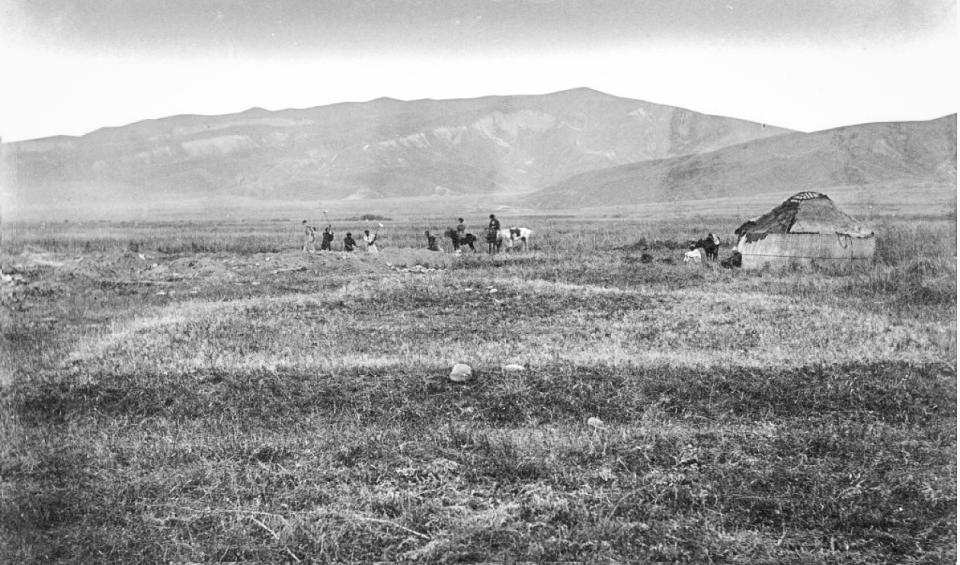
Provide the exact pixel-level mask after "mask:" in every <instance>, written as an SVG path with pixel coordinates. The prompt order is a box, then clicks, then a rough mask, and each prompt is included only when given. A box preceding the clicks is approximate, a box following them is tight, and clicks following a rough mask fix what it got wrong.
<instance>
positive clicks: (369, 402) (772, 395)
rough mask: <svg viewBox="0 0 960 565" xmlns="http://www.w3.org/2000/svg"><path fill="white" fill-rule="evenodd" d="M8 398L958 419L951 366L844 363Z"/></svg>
mask: <svg viewBox="0 0 960 565" xmlns="http://www.w3.org/2000/svg"><path fill="white" fill-rule="evenodd" d="M13 394H14V398H13V400H14V403H15V405H16V406H17V408H18V410H19V412H20V415H21V417H22V419H23V420H24V422H29V423H30V424H31V425H43V424H48V423H62V422H66V421H69V420H70V419H72V418H76V417H79V416H89V415H97V416H103V417H106V418H113V417H129V416H133V417H149V416H157V415H163V416H165V417H169V418H187V419H189V418H207V417H209V415H210V414H211V413H216V414H228V415H237V416H242V417H243V418H246V419H249V420H250V421H252V422H260V423H263V424H265V425H266V424H271V423H274V424H278V423H281V422H288V421H296V419H297V418H300V417H302V416H303V415H304V414H310V413H314V412H324V413H330V414H331V415H338V414H341V413H351V414H354V413H359V414H361V415H363V416H364V417H365V418H374V419H376V420H377V421H383V422H385V423H386V422H402V421H405V420H409V419H414V420H421V419H424V418H426V419H442V418H445V417H449V416H451V415H456V414H459V413H460V411H461V410H462V409H463V407H464V406H466V405H469V406H471V407H472V409H473V411H474V414H475V416H474V418H475V419H476V420H478V421H483V422H489V423H495V424H502V425H508V424H512V425H523V424H527V423H549V422H569V421H579V420H583V419H584V418H586V417H587V416H590V415H595V416H599V417H602V418H603V419H604V420H606V421H609V422H623V423H629V422H631V421H634V420H636V419H637V418H639V417H641V416H642V415H643V413H644V411H645V410H646V409H648V408H649V407H650V406H651V405H654V404H655V403H656V404H658V405H659V406H660V407H661V408H662V409H664V410H666V411H667V412H669V413H671V414H673V415H676V416H699V417H704V418H709V419H717V420H724V419H745V420H751V421H758V420H770V419H774V418H791V417H804V416H808V415H811V414H818V415H826V414H834V415H836V416H837V417H842V418H844V419H853V420H875V421H881V422H888V423H896V424H909V425H914V424H916V425H922V424H927V423H932V422H938V421H943V419H944V418H952V417H955V416H956V406H955V400H956V381H955V372H954V369H953V368H952V367H951V366H948V365H946V364H937V363H928V364H920V365H914V364H910V363H907V362H871V363H847V364H836V365H824V366H808V367H802V368H798V369H776V368H762V369H761V368H710V369H690V368H675V367H659V368H655V369H641V368H625V367H577V368H572V367H552V368H542V369H536V370H532V371H530V372H528V373H526V374H522V375H519V376H509V377H506V376H501V375H500V374H499V373H498V372H495V373H487V374H484V373H483V372H481V373H480V374H479V376H478V380H477V381H476V382H475V383H473V384H469V385H462V386H458V385H454V384H452V383H449V382H447V381H446V380H445V378H444V375H443V374H440V373H439V372H438V374H432V375H424V374H423V373H422V372H411V371H409V370H404V369H397V370H389V371H388V370H385V369H373V370H370V371H369V372H365V371H363V370H356V371H350V372H343V373H336V374H301V373H295V372H270V371H253V372H247V373H236V372H218V371H204V372H197V373H189V374H179V375H170V374H137V375H130V374H110V373H105V374H100V375H90V384H70V383H65V382H56V381H54V382H48V383H46V384H37V385H35V386H30V387H24V388H23V389H22V390H18V391H17V392H15V393H13Z"/></svg>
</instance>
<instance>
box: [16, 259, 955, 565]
mask: <svg viewBox="0 0 960 565" xmlns="http://www.w3.org/2000/svg"><path fill="white" fill-rule="evenodd" d="M650 252H651V253H652V254H653V255H654V261H652V262H651V263H641V262H640V261H638V258H639V253H640V252H639V250H638V251H637V252H636V253H630V252H623V251H619V252H618V251H607V252H602V253H585V254H581V255H575V256H572V257H571V256H570V255H569V254H561V253H551V252H549V251H540V252H537V253H529V254H518V255H511V256H499V257H495V258H490V257H485V256H464V257H460V258H455V257H453V256H452V255H450V254H442V255H441V254H430V253H427V252H422V251H412V250H411V251H407V250H392V251H390V252H387V253H384V254H382V255H381V256H379V257H373V256H367V255H358V256H348V255H341V254H330V255H303V254H299V253H293V252H286V253H245V254H237V253H228V252H220V253H198V254H160V253H156V252H153V253H150V252H145V253H140V252H137V253H131V252H128V253H101V254H90V255H82V254H80V255H63V254H55V253H53V254H51V253H44V252H41V251H33V252H31V253H32V254H21V255H18V256H15V257H12V258H8V259H6V260H5V262H4V272H5V273H6V272H14V271H16V272H18V273H20V274H21V275H22V276H23V278H24V283H23V284H20V285H18V286H16V287H7V288H5V289H4V293H5V294H4V295H3V298H4V318H3V330H4V353H3V356H4V357H3V358H2V360H3V363H4V366H5V367H7V368H9V370H10V373H11V374H12V380H13V381H14V382H13V384H12V385H9V386H7V387H5V388H4V389H3V402H4V405H5V406H4V408H5V410H4V416H3V430H4V432H3V433H4V435H5V436H6V438H7V439H9V440H10V441H5V442H4V447H2V448H0V463H2V467H0V471H2V475H3V485H2V488H3V493H4V496H3V499H2V505H3V506H2V512H3V513H2V523H3V544H4V547H3V550H4V552H5V554H7V555H11V556H15V557H16V558H17V560H19V561H35V562H49V561H75V562H86V561H90V560H94V561H114V562H136V561H142V562H156V561H161V560H163V561H186V560H189V561H204V560H216V559H222V560H264V561H278V562H279V561H294V560H311V559H313V560H398V559H409V560H440V561H464V560H466V561H477V560H486V559H491V558H506V557H514V558H525V559H539V560H618V561H624V560H635V559H648V560H680V561H689V562H704V561H710V560H713V561H723V562H790V561H816V562H851V563H853V562H863V563H866V562H910V561H917V562H920V561H937V562H942V561H949V560H952V559H954V557H955V553H956V549H955V544H954V539H955V534H956V513H955V504H956V461H955V456H954V453H955V446H956V437H955V416H956V414H955V399H956V368H955V365H953V360H954V359H955V357H956V325H955V311H956V303H955V295H956V291H955V287H954V288H953V289H952V292H951V289H950V288H949V285H947V286H945V284H946V283H944V282H943V281H944V274H945V273H943V272H941V271H937V270H930V269H928V270H927V271H924V272H919V273H917V272H914V271H916V264H915V263H912V264H904V265H898V264H894V265H890V266H889V267H888V268H889V269H891V270H892V271H898V270H899V271H898V272H897V273H896V274H899V275H900V278H901V279H904V280H911V281H913V282H915V283H916V284H915V285H914V286H911V287H909V288H908V287H906V286H904V284H903V283H901V284H889V285H887V286H884V284H886V283H884V281H886V280H887V279H886V278H884V277H886V276H887V275H886V274H883V273H881V274H880V275H878V274H877V272H866V273H865V272H852V273H841V272H813V273H803V272H775V273H761V274H751V273H740V272H726V271H719V270H715V269H710V268H707V269H691V268H689V267H687V266H684V265H678V264H671V263H670V262H669V261H670V260H671V259H673V254H674V253H673V250H671V249H661V250H651V251H650ZM418 265H420V266H418ZM911 269H913V270H911ZM910 277H913V278H912V279H910ZM918 289H919V290H918ZM459 361H463V362H468V363H470V364H472V365H473V366H474V367H475V368H476V372H477V378H476V380H475V381H473V382H472V383H469V384H466V385H455V384H452V383H450V382H448V381H447V380H446V378H445V375H446V372H447V371H448V369H449V367H450V365H451V364H452V363H454V362H459ZM507 363H519V364H522V365H524V366H525V367H526V370H525V371H523V372H519V373H504V372H503V371H502V370H501V367H502V366H503V365H505V364H507ZM589 417H598V418H600V419H602V420H603V422H604V423H605V424H604V425H603V427H592V426H588V425H587V424H586V420H587V419H588V418H589Z"/></svg>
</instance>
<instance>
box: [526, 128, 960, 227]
mask: <svg viewBox="0 0 960 565" xmlns="http://www.w3.org/2000/svg"><path fill="white" fill-rule="evenodd" d="M956 183H957V116H956V114H953V115H950V116H945V117H942V118H939V119H936V120H930V121H925V122H887V123H875V124H861V125H855V126H848V127H841V128H835V129H829V130H824V131H818V132H812V133H799V132H796V133H787V134H784V135H780V136H777V137H773V138H765V139H758V140H753V141H749V142H746V143H741V144H737V145H733V146H730V147H724V148H722V149H718V150H715V151H709V152H705V153H698V154H692V155H684V156H680V157H672V158H668V159H655V160H648V161H642V162H638V163H631V164H628V165H622V166H616V167H609V168H606V169H602V170H598V171H590V172H587V173H582V174H580V175H575V176H573V177H571V178H569V179H567V180H564V181H561V182H560V183H557V184H554V185H552V186H549V187H547V188H545V189H543V190H540V191H538V192H536V193H534V194H532V195H530V196H529V197H528V198H527V202H528V204H530V205H531V206H534V207H545V208H576V207H580V206H596V205H597V203H600V202H602V203H603V204H604V205H607V206H617V205H619V206H622V205H630V204H638V203H643V202H649V201H654V202H669V201H677V200H704V199H716V198H727V197H742V196H750V195H757V194H764V193H771V192H778V193H780V192H790V193H793V192H800V191H805V190H815V191H828V189H830V188H834V189H849V188H856V189H863V188H865V187H874V186H877V185H889V184H896V185H899V186H901V187H909V186H917V185H924V184H933V185H936V186H940V187H942V189H943V191H947V192H949V191H952V190H953V189H954V188H955V187H956ZM902 197H903V198H910V195H909V191H907V192H906V193H904V194H903V195H902Z"/></svg>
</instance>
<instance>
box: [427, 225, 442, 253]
mask: <svg viewBox="0 0 960 565" xmlns="http://www.w3.org/2000/svg"><path fill="white" fill-rule="evenodd" d="M423 235H425V236H427V249H428V250H430V251H440V248H439V247H437V236H435V235H433V234H432V233H430V230H427V231H425V232H423Z"/></svg>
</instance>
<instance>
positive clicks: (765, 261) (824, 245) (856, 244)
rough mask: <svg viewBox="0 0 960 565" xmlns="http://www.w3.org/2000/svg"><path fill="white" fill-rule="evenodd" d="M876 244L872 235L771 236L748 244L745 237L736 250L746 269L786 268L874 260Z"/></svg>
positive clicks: (775, 234)
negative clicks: (765, 266)
mask: <svg viewBox="0 0 960 565" xmlns="http://www.w3.org/2000/svg"><path fill="white" fill-rule="evenodd" d="M876 246H877V241H876V238H875V237H873V236H870V237H852V236H849V235H845V234H826V233H824V234H816V233H785V234H779V233H771V234H766V236H764V237H763V238H761V239H757V240H755V241H752V242H748V241H747V238H746V237H742V238H741V239H740V242H739V243H738V244H737V250H738V251H739V252H740V253H741V255H742V256H743V268H745V269H757V268H760V267H763V266H764V265H772V266H777V265H786V264H789V263H793V262H799V263H810V262H814V261H816V262H819V261H823V262H825V263H826V262H832V261H858V260H860V261H862V260H869V259H871V258H872V257H873V254H874V251H875V250H876Z"/></svg>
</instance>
